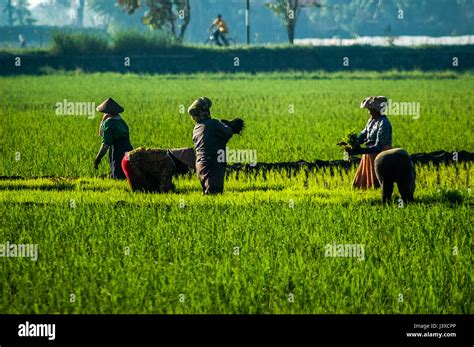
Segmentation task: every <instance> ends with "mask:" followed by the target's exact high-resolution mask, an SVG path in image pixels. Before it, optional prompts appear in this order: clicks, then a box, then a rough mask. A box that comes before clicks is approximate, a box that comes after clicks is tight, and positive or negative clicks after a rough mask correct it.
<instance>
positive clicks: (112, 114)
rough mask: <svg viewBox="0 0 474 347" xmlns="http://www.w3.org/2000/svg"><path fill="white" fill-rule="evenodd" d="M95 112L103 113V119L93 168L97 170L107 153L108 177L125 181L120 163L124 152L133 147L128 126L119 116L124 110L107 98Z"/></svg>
mask: <svg viewBox="0 0 474 347" xmlns="http://www.w3.org/2000/svg"><path fill="white" fill-rule="evenodd" d="M97 111H98V112H102V113H104V117H103V118H102V121H101V123H100V126H99V136H101V137H102V146H101V147H100V150H99V153H97V156H96V158H95V160H94V168H95V169H96V170H97V168H98V167H99V164H100V161H101V160H102V157H103V156H104V155H105V153H107V151H109V164H110V177H111V178H116V179H125V174H124V173H123V171H122V166H121V162H122V158H123V157H124V155H125V152H128V151H131V150H132V149H133V147H132V145H131V143H130V133H129V128H128V125H127V123H125V121H124V120H123V119H122V116H121V115H120V113H122V112H123V111H124V109H123V107H122V106H120V105H119V104H118V103H117V102H115V100H114V99H112V98H108V99H107V100H105V101H104V102H103V103H101V104H100V105H99V106H98V107H97Z"/></svg>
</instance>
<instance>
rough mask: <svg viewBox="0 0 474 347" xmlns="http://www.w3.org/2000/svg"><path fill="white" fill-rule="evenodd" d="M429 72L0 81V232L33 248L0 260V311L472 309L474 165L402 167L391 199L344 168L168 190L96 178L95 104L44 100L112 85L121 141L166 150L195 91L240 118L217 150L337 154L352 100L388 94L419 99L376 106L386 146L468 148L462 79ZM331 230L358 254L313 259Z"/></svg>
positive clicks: (187, 183) (95, 98)
mask: <svg viewBox="0 0 474 347" xmlns="http://www.w3.org/2000/svg"><path fill="white" fill-rule="evenodd" d="M364 76H365V77H364ZM444 77H445V78H440V79H434V78H433V76H432V75H431V74H423V73H418V72H417V73H405V74H402V73H400V74H397V73H388V74H386V75H384V74H381V75H380V74H377V73H376V74H368V75H363V74H357V73H356V74H347V75H344V74H324V73H318V74H308V75H306V74H294V75H293V74H291V75H290V74H270V75H257V76H250V75H221V74H216V75H194V76H146V75H145V76H143V75H142V76H138V75H115V74H92V75H86V74H81V73H79V74H69V73H67V74H56V75H52V76H41V77H15V78H10V77H9V78H6V77H2V78H0V79H1V84H0V85H1V87H0V88H1V92H2V95H3V96H4V99H3V100H6V102H4V104H3V105H2V107H1V108H0V122H1V123H0V129H1V131H2V134H1V135H2V136H1V147H0V160H1V161H0V175H1V176H23V177H25V178H26V179H13V178H10V179H8V178H5V177H4V178H3V179H2V180H0V213H1V215H2V223H1V224H0V243H6V242H7V241H10V242H12V243H17V244H19V243H33V244H38V247H39V258H38V260H37V261H36V262H35V261H31V260H30V259H28V258H0V283H2V285H1V286H0V312H1V313H298V314H299V313H472V312H473V311H474V309H473V302H472V295H471V293H472V290H473V288H472V280H471V279H472V276H473V272H472V266H471V264H472V248H473V241H472V206H473V198H472V194H471V191H470V175H471V166H472V164H471V163H465V164H459V165H458V166H457V167H456V166H454V165H451V166H444V165H442V166H440V167H434V166H430V165H424V166H421V165H419V166H417V190H416V194H415V197H416V202H415V203H413V204H410V205H406V206H403V207H399V205H398V203H397V199H398V197H399V196H398V193H396V196H395V203H394V204H392V205H388V206H382V205H381V204H380V191H372V190H370V191H366V192H362V191H356V190H352V189H351V188H350V187H351V181H352V177H353V175H354V172H355V168H352V169H350V170H348V171H345V170H341V171H334V172H332V173H331V171H330V170H328V169H320V170H313V171H310V172H308V176H306V175H305V172H304V171H300V172H297V173H290V175H288V173H287V172H285V171H283V172H278V171H271V172H267V173H266V175H265V176H264V175H263V173H258V174H256V175H254V174H250V175H245V174H243V173H242V172H241V173H239V174H238V175H237V173H231V174H230V175H229V177H228V178H227V180H226V188H225V190H226V192H225V194H223V195H221V196H214V197H207V196H203V195H202V194H201V192H200V187H199V182H198V181H197V179H196V177H195V176H194V175H188V176H183V177H180V178H178V179H176V182H175V183H176V185H177V192H176V193H173V194H161V195H160V194H144V193H135V194H132V193H131V192H130V191H129V188H128V186H127V183H126V182H116V181H111V180H108V179H101V178H98V176H101V175H104V174H105V173H106V172H107V168H106V167H105V164H103V165H102V166H101V168H100V171H99V172H95V171H94V170H93V168H92V160H93V157H94V155H95V152H96V150H97V149H98V147H99V144H100V140H99V138H98V136H97V127H98V123H99V117H96V118H94V119H88V118H87V116H77V115H76V116H58V115H56V114H55V109H54V105H55V103H56V102H60V101H62V100H63V99H67V100H70V101H86V102H87V101H90V102H96V103H98V102H100V101H101V100H102V99H103V98H105V97H107V96H109V95H110V96H113V97H114V98H115V99H116V100H118V101H119V102H120V103H121V104H123V106H124V107H125V109H126V112H125V113H124V117H125V119H126V120H127V122H128V123H129V125H130V128H131V131H132V143H133V144H134V146H140V145H146V146H157V147H164V148H166V147H181V146H190V145H192V142H191V132H192V127H193V124H192V122H191V121H190V119H189V117H188V116H187V115H185V114H182V113H180V105H184V106H185V107H187V106H188V105H189V103H190V102H191V101H192V99H193V98H195V97H197V96H200V95H207V96H209V97H211V99H212V100H213V102H214V106H213V111H214V114H215V115H216V117H217V118H230V117H233V116H241V117H243V118H244V119H246V121H247V126H248V128H247V130H246V132H245V133H244V135H243V136H242V137H237V138H234V139H232V140H231V141H230V142H229V147H231V148H240V149H246V148H248V149H255V150H257V153H258V160H259V161H260V162H263V161H273V162H274V161H289V160H298V159H306V160H314V159H317V158H318V159H341V158H342V153H340V148H338V147H337V146H336V145H335V143H336V142H337V141H338V140H339V139H340V138H341V136H343V135H344V134H345V133H346V132H347V130H348V129H354V128H355V129H361V128H362V127H363V126H364V125H365V122H366V120H367V115H366V114H365V113H364V112H363V111H361V110H360V109H359V108H358V105H359V102H360V100H362V98H363V97H365V96H366V95H369V94H386V95H387V96H388V97H391V98H393V99H394V100H401V101H418V102H420V103H421V107H422V113H421V117H420V118H419V119H417V120H414V119H412V118H411V117H406V116H405V117H404V116H394V117H391V118H390V120H391V122H392V125H393V127H394V140H395V145H398V146H403V147H404V148H406V149H408V150H409V151H410V152H412V153H415V152H422V151H433V150H437V149H445V150H456V149H465V150H469V151H473V143H472V136H470V135H471V129H472V121H471V118H470V116H469V114H470V113H469V112H470V110H471V109H472V106H473V101H472V100H474V98H472V93H473V92H472V76H471V75H470V74H456V75H452V74H451V73H447V74H446V75H444ZM395 78H396V79H395ZM470 96H471V97H470ZM289 105H293V106H294V110H295V113H289V112H288V106H289ZM16 152H19V153H20V160H15V154H16ZM41 175H52V176H54V178H50V179H33V178H32V177H34V176H41ZM68 177H69V178H68ZM334 242H336V243H337V244H356V245H362V246H363V247H364V260H363V261H360V260H358V258H357V257H353V258H337V257H326V256H325V255H326V254H325V247H326V245H328V244H330V245H332V244H333V243H334ZM236 247H238V248H236ZM71 294H74V301H73V302H72V301H71ZM290 294H292V295H293V299H294V300H293V302H290V300H289V298H290Z"/></svg>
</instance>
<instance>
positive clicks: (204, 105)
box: [188, 96, 212, 122]
mask: <svg viewBox="0 0 474 347" xmlns="http://www.w3.org/2000/svg"><path fill="white" fill-rule="evenodd" d="M211 106H212V101H211V100H210V99H209V98H207V97H205V96H203V97H200V98H199V99H196V100H194V102H193V103H192V104H191V106H189V108H188V113H189V114H190V115H191V116H192V117H193V119H194V120H195V121H196V122H198V121H200V120H203V119H207V118H211Z"/></svg>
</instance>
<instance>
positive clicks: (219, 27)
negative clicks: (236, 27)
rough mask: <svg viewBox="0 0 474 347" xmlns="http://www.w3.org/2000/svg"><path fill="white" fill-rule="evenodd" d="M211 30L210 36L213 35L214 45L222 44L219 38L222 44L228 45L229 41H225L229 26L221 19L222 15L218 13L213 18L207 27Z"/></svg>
mask: <svg viewBox="0 0 474 347" xmlns="http://www.w3.org/2000/svg"><path fill="white" fill-rule="evenodd" d="M214 29H215V30H214ZM212 30H214V31H213V33H212V36H213V37H214V41H215V43H216V45H218V46H222V43H221V42H220V39H222V42H223V43H224V45H226V46H228V45H229V41H227V34H228V33H229V27H228V26H227V23H226V22H225V21H224V20H223V19H222V15H220V14H218V15H217V18H216V19H214V21H213V22H212V24H211V26H210V27H209V32H211V31H212Z"/></svg>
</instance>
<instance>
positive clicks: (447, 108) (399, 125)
mask: <svg viewBox="0 0 474 347" xmlns="http://www.w3.org/2000/svg"><path fill="white" fill-rule="evenodd" d="M0 81H1V87H0V90H1V95H2V96H3V98H2V101H1V103H2V107H1V108H0V119H1V128H2V131H3V133H4V135H3V136H2V141H3V144H2V148H1V156H2V161H3V165H2V167H1V168H0V175H2V176H12V175H20V176H25V177H31V176H42V175H52V176H74V177H83V176H89V177H91V176H95V175H96V172H95V171H94V169H93V165H92V162H93V159H94V156H95V154H96V152H97V150H98V148H99V146H100V138H99V137H98V126H99V123H100V119H101V115H100V114H99V113H94V114H92V116H88V115H87V114H84V115H77V113H76V114H75V115H67V114H66V115H64V113H67V109H66V110H62V111H61V110H59V111H61V112H63V113H62V114H60V115H58V114H57V107H56V105H57V103H59V104H60V105H64V101H66V102H67V103H76V102H79V103H88V107H90V108H92V110H94V109H95V107H92V106H94V105H93V103H95V105H98V104H99V103H100V102H101V101H102V100H104V99H105V98H106V97H109V96H112V97H113V98H114V99H115V100H117V101H118V102H119V103H120V104H122V105H123V106H124V108H125V112H124V113H123V117H124V118H125V120H126V121H127V122H128V124H129V126H130V129H131V141H132V144H133V146H135V147H139V146H149V147H163V148H179V147H187V146H192V138H191V137H192V129H193V126H194V124H193V122H192V120H191V119H190V117H189V116H188V114H187V113H186V110H187V107H188V106H189V105H190V103H191V102H192V101H193V100H194V99H195V98H196V97H199V96H204V95H205V96H208V97H210V98H211V100H212V101H213V106H212V113H213V116H214V117H216V118H218V119H221V118H227V119H229V118H232V117H241V118H243V119H245V121H246V122H247V129H246V132H245V134H244V136H242V137H239V136H236V137H234V138H233V139H232V140H231V141H230V142H229V148H234V149H251V150H255V151H256V153H257V159H258V161H259V162H278V161H296V160H300V159H303V160H307V161H312V160H315V159H331V160H334V159H342V158H343V153H342V150H341V149H340V148H339V147H337V146H336V145H335V144H336V143H337V142H338V141H339V140H340V139H341V137H343V136H344V135H346V134H347V133H348V131H350V130H358V131H359V130H362V129H363V127H364V126H365V124H366V122H367V120H368V115H367V112H366V111H365V110H361V109H360V108H359V105H360V102H361V100H362V99H363V98H364V97H366V96H367V95H386V96H387V97H388V98H390V99H391V100H393V101H394V102H415V103H416V104H417V105H419V107H420V112H419V115H418V116H417V115H408V114H407V115H405V114H402V115H393V116H390V120H391V122H392V125H393V139H394V146H397V147H403V148H405V149H407V150H408V151H409V152H410V153H418V152H431V151H435V150H441V149H443V150H447V151H456V150H468V151H470V152H472V151H474V140H473V136H472V117H470V115H471V114H472V112H473V110H474V91H473V88H472V86H473V84H474V76H473V75H472V74H459V75H458V74H455V73H451V72H447V73H444V74H438V78H435V75H434V74H433V73H429V74H424V73H416V72H414V73H396V72H392V73H385V74H384V73H352V74H345V73H336V74H328V73H320V74H301V73H300V74H262V75H256V76H251V75H245V74H241V75H240V74H235V75H234V74H232V75H226V74H214V75H192V76H172V75H167V76H158V75H150V76H147V75H144V76H143V75H131V74H130V75H120V74H110V73H108V74H92V75H89V74H77V75H75V74H65V75H52V76H40V77H32V76H23V77H1V78H0ZM67 107H69V106H67ZM17 153H20V155H21V160H16V159H17V158H16V154H17ZM106 172H107V168H106V165H105V164H103V165H102V166H101V169H100V173H101V174H105V173H106Z"/></svg>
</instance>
